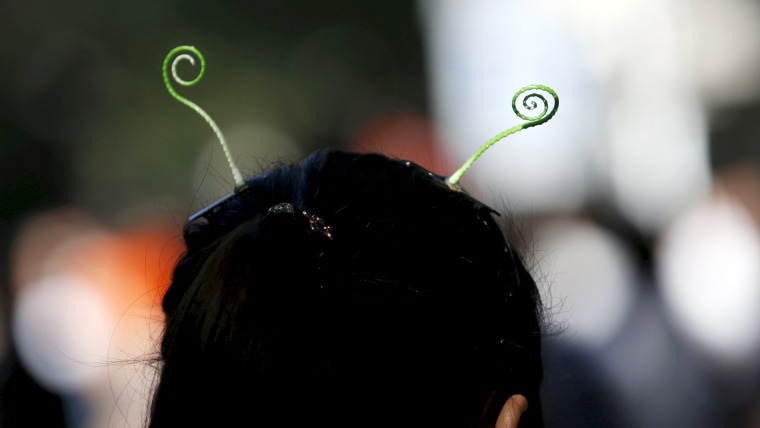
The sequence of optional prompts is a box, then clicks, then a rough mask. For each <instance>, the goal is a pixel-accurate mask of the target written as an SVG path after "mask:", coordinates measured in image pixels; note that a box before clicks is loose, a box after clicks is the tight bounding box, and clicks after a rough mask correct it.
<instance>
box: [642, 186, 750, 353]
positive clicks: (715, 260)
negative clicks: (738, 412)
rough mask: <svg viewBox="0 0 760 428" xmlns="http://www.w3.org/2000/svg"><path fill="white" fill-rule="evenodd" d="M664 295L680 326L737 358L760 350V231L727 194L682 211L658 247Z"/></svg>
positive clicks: (709, 349) (709, 348) (708, 347)
mask: <svg viewBox="0 0 760 428" xmlns="http://www.w3.org/2000/svg"><path fill="white" fill-rule="evenodd" d="M657 268H658V276H659V282H660V284H661V285H662V293H663V299H664V301H665V303H666V305H667V307H668V308H669V310H670V312H671V313H672V316H673V318H674V320H675V322H676V324H677V326H678V327H680V329H681V331H682V332H683V333H684V334H685V335H686V337H687V338H689V339H690V340H691V341H692V342H693V343H695V344H696V345H698V346H699V347H701V349H703V350H704V351H706V353H707V354H708V355H710V356H712V357H715V358H719V359H720V360H721V361H722V362H724V363H729V364H734V363H740V362H746V361H748V360H754V359H756V358H757V357H758V356H759V355H758V352H759V351H760V331H758V325H760V235H759V234H758V230H757V227H756V226H755V224H754V223H753V221H752V218H751V217H750V215H749V214H748V213H747V212H746V210H745V209H744V208H743V206H742V205H741V204H739V203H737V202H736V201H734V200H733V199H732V198H730V197H729V196H727V195H725V194H718V195H717V196H715V197H713V198H710V199H706V200H703V201H702V202H701V203H699V204H696V205H695V206H693V207H692V208H691V209H689V210H688V211H686V212H684V213H683V214H682V215H680V216H679V217H678V218H677V219H676V221H675V222H674V223H673V224H672V226H671V227H670V228H669V229H668V230H667V231H666V233H665V234H664V236H663V239H662V241H661V243H660V245H659V247H658V265H657Z"/></svg>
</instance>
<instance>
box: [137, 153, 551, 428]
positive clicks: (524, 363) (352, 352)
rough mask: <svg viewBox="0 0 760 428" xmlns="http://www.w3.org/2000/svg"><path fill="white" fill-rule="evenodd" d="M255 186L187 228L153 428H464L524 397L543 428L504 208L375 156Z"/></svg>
mask: <svg viewBox="0 0 760 428" xmlns="http://www.w3.org/2000/svg"><path fill="white" fill-rule="evenodd" d="M246 184H247V188H246V189H245V190H242V191H239V192H237V193H236V195H235V196H234V197H233V198H231V199H229V200H228V201H226V202H225V203H224V204H222V205H220V206H218V207H217V208H215V209H213V210H210V211H209V212H207V213H206V214H204V215H203V216H202V217H200V218H198V219H196V220H194V221H192V222H190V223H188V224H187V225H186V228H185V242H186V245H187V250H186V252H185V254H184V255H183V257H182V258H181V259H180V260H179V262H178V264H177V266H176V268H175V270H174V274H173V278H172V284H171V286H170V288H169V289H168V290H167V292H166V295H165V298H164V301H163V308H164V311H165V313H166V330H165V333H164V336H163V339H162V343H161V359H162V373H161V377H160V380H159V384H158V386H157V390H156V393H155V397H154V402H153V409H152V421H151V424H152V425H151V426H153V427H159V426H168V425H171V426H182V425H184V424H185V423H191V424H193V425H203V424H215V425H216V426H223V425H224V424H236V425H237V424H240V423H241V422H242V423H244V424H246V425H252V426H277V425H283V426H289V425H296V424H300V423H316V424H318V425H321V424H325V425H328V426H367V425H378V426H379V425H388V424H392V425H393V426H428V425H430V426H433V425H437V426H441V425H443V426H452V427H453V426H461V427H464V426H475V425H477V424H479V423H481V422H490V423H493V421H494V420H495V418H496V415H497V414H498V412H499V410H500V409H501V405H502V404H503V403H504V401H505V400H506V399H507V397H509V396H511V395H512V394H518V393H519V394H521V395H523V396H525V397H527V399H528V403H529V406H530V407H529V410H528V411H527V412H526V413H525V415H524V416H523V424H524V426H540V425H541V415H540V412H541V407H540V402H539V397H538V388H539V384H540V381H541V376H542V367H541V353H540V352H541V351H540V341H541V334H540V309H541V304H540V300H539V297H538V293H537V290H536V285H535V283H534V281H533V280H532V278H531V276H530V274H529V273H528V272H527V270H526V269H525V267H524V265H523V263H522V262H521V260H520V258H519V256H518V255H517V254H516V253H515V252H514V251H513V250H512V249H511V248H510V246H509V243H508V242H507V241H506V240H505V238H504V237H503V235H502V232H501V230H500V229H499V227H498V225H497V222H496V219H495V216H496V215H498V214H497V213H495V212H494V210H492V209H491V208H489V207H488V206H486V205H484V204H482V203H481V202H479V201H477V200H475V199H474V198H472V197H470V196H468V195H467V194H466V193H464V192H461V191H456V190H452V189H451V188H450V187H449V186H448V185H447V184H446V182H445V179H444V178H443V177H440V176H437V175H435V174H432V173H430V172H428V171H426V170H425V169H423V168H421V167H419V166H417V165H415V164H413V163H410V162H404V161H399V160H393V159H389V158H387V157H385V156H382V155H374V154H355V153H348V152H342V151H333V150H323V151H318V152H315V153H314V154H312V155H311V156H309V157H308V158H307V159H305V160H304V161H302V162H301V163H298V164H293V165H285V166H281V167H277V168H274V169H272V170H270V171H269V172H266V173H264V174H261V175H258V176H255V177H252V178H250V179H248V180H247V182H246ZM280 204H287V205H280ZM273 207H274V208H273ZM316 217H319V218H320V219H317V218H316ZM489 403H490V404H489ZM489 419H490V420H489Z"/></svg>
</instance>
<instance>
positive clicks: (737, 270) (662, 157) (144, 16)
mask: <svg viewBox="0 0 760 428" xmlns="http://www.w3.org/2000/svg"><path fill="white" fill-rule="evenodd" d="M0 36H1V37H0V64H1V65H2V66H0V165H2V167H0V426H2V427H14V428H15V427H26V426H46V427H67V428H69V427H76V428H80V427H82V428H90V427H92V428H101V427H139V426H141V423H142V421H143V418H144V414H145V408H144V406H145V400H146V398H147V396H148V395H149V393H150V384H151V382H152V381H153V377H152V376H153V372H152V370H151V364H150V363H149V362H146V361H145V356H146V355H150V353H151V352H152V351H153V350H154V348H153V340H154V339H155V338H156V336H157V334H158V332H159V331H160V316H161V311H160V307H159V306H157V304H158V302H159V300H160V289H161V287H162V286H163V285H165V284H166V283H167V281H168V278H169V275H170V271H171V268H172V262H173V261H174V260H175V259H176V257H177V256H178V254H179V253H180V252H181V250H182V246H181V239H180V233H181V227H182V224H183V222H184V221H185V220H186V218H187V216H188V215H189V214H191V213H193V212H194V211H195V210H197V209H198V208H200V207H202V206H204V205H205V204H207V203H209V202H211V201H213V200H215V199H217V198H218V197H220V196H222V195H224V194H226V193H228V192H229V191H230V190H231V189H232V187H233V184H232V177H231V174H230V172H229V168H228V167H227V166H226V161H225V159H224V156H223V153H222V151H221V149H220V148H219V146H218V143H217V142H216V140H215V139H214V136H213V133H212V132H211V130H210V129H209V127H208V126H207V124H206V123H204V122H203V120H202V119H201V118H199V117H198V116H197V115H196V114H195V113H194V112H192V111H191V110H190V109H188V108H186V107H184V106H182V105H180V104H179V103H177V102H176V101H175V100H173V99H172V98H171V97H170V96H169V95H168V93H167V92H166V89H165V88H164V86H163V81H162V78H161V64H162V62H163V60H164V56H165V55H166V54H167V53H168V52H169V51H170V50H171V49H172V48H174V47H175V46H178V45H185V44H188V45H194V46H196V47H197V48H199V49H200V50H201V51H202V52H203V54H204V55H205V58H206V62H207V70H206V76H205V77H204V78H203V80H202V81H201V82H200V83H199V84H198V85H197V86H195V87H192V88H179V89H178V91H179V92H180V93H181V94H183V95H184V96H186V97H187V98H189V99H191V100H193V101H194V102H196V103H198V104H199V105H200V106H202V107H203V108H204V109H205V110H206V111H207V112H209V113H210V114H211V115H212V117H214V118H215V120H216V122H217V123H218V124H219V126H220V127H221V129H222V130H223V132H224V133H225V136H226V137H227V140H228V142H229V144H230V145H231V149H232V152H233V154H234V156H235V158H236V160H237V163H238V166H239V167H240V168H241V169H242V170H243V171H244V173H256V172H257V171H260V170H261V169H262V168H265V167H267V165H270V164H271V163H272V162H278V161H280V160H283V159H286V160H288V159H298V158H300V157H303V156H305V155H307V154H308V153H309V152H311V151H312V150H314V149H316V148H320V147H326V146H331V147H345V148H350V149H355V150H372V151H382V152H385V153H387V154H390V155H393V156H398V157H402V158H405V159H409V160H412V161H415V162H417V163H419V164H421V165H423V166H425V167H427V168H429V169H431V170H433V171H435V172H438V173H441V174H450V173H452V172H453V171H454V170H455V169H456V168H457V167H458V166H459V165H461V164H462V163H463V162H464V161H465V160H466V159H467V158H468V157H469V156H470V155H471V154H472V153H473V152H474V151H475V150H476V149H477V148H478V147H479V146H480V145H481V144H483V143H484V142H485V141H486V140H488V139H489V138H490V137H492V136H493V135H495V134H497V133H499V132H501V131H502V130H504V129H507V128H508V127H511V126H513V125H515V124H517V123H519V122H520V119H518V118H517V117H516V116H514V115H513V114H512V111H511V107H510V101H511V99H512V95H513V94H514V93H515V92H516V91H517V90H518V89H519V88H520V87H522V86H525V85H528V84H535V83H540V84H544V85H548V86H551V87H553V88H554V89H555V90H556V91H557V93H558V94H559V95H560V98H561V108H560V109H559V112H558V113H557V115H556V116H555V118H554V119H552V121H551V122H549V124H548V125H544V126H542V127H538V128H533V129H530V130H528V131H524V132H522V133H520V134H517V135H515V136H512V137H509V138H508V139H507V140H506V141H504V142H502V143H500V144H498V145H496V146H494V147H493V148H491V149H490V150H489V151H488V153H487V154H486V155H485V156H483V157H482V158H481V159H480V160H479V161H478V162H477V163H476V164H475V166H474V167H473V168H472V169H471V170H470V172H468V174H467V176H466V177H465V179H464V180H463V184H464V185H465V187H467V188H468V189H469V190H471V192H472V193H474V194H476V195H477V196H478V197H479V198H481V199H482V200H483V201H485V202H487V203H490V204H492V205H493V206H495V207H498V208H501V209H503V210H506V211H509V212H510V213H511V216H512V218H513V220H514V223H515V224H516V225H518V226H519V227H518V230H520V231H521V233H520V235H519V236H520V243H521V244H522V245H523V247H524V255H525V258H526V260H527V261H528V263H529V264H530V266H531V267H532V269H533V273H534V274H535V276H536V278H537V280H538V281H539V283H540V285H541V287H542V292H543V298H544V302H545V303H546V305H547V307H548V314H549V315H550V316H551V322H552V325H554V326H555V327H559V330H560V331H561V332H562V333H561V334H558V335H554V336H550V337H547V340H546V348H545V356H546V382H545V386H544V400H545V404H544V407H545V409H546V424H547V427H626V428H628V427H647V428H656V427H674V426H678V427H731V428H733V427H736V428H749V427H760V232H759V230H760V166H759V165H760V164H759V163H758V162H760V143H759V142H758V138H759V137H760V99H759V98H758V97H759V96H760V1H758V0H722V1H720V2H718V1H714V0H618V1H615V2H605V1H601V0H574V1H569V0H533V1H515V0H467V1H463V0H419V1H417V2H403V1H399V2H388V1H378V0H365V1H362V2H356V1H348V0H334V1H331V2H329V3H328V2H314V1H309V0H283V1H279V2H261V1H246V2H244V1H232V2H201V1H195V0H190V1H187V0H186V1H182V2H180V1H178V0H161V1H153V2H134V1H133V2H126V1H113V2H97V1H94V0H72V1H68V2H55V1H51V0H24V1H20V0H5V1H3V2H0ZM178 70H179V74H180V75H181V76H183V77H185V78H186V79H192V78H193V77H194V76H195V74H194V73H195V72H196V71H195V70H194V69H193V68H192V67H191V66H190V65H189V64H188V63H183V64H180V66H179V68H178Z"/></svg>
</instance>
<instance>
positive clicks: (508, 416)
mask: <svg viewBox="0 0 760 428" xmlns="http://www.w3.org/2000/svg"><path fill="white" fill-rule="evenodd" d="M526 410H528V399H527V398H525V397H523V396H522V395H519V394H515V395H513V396H511V397H509V399H508V400H507V402H506V403H504V406H503V407H502V408H501V413H499V418H498V419H496V425H495V426H494V428H517V426H518V425H519V424H520V416H522V414H523V412H525V411H526Z"/></svg>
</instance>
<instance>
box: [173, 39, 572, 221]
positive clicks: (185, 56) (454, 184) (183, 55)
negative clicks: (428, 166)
mask: <svg viewBox="0 0 760 428" xmlns="http://www.w3.org/2000/svg"><path fill="white" fill-rule="evenodd" d="M190 54H193V55H195V57H197V58H198V61H199V62H200V71H199V72H198V76H197V77H196V78H195V79H193V80H183V79H182V78H180V77H179V75H177V64H178V63H179V62H180V61H183V60H186V61H189V62H190V64H191V65H195V58H194V57H193V55H190ZM172 59H173V60H172ZM170 69H171V76H172V78H173V79H174V81H175V82H177V83H179V84H180V85H182V86H193V85H195V84H196V83H198V82H199V81H200V80H201V78H202V77H203V74H204V73H205V72H206V60H205V59H204V58H203V55H202V54H201V53H200V51H199V50H198V49H196V48H195V47H194V46H178V47H176V48H174V49H172V50H171V51H170V52H169V54H168V55H166V58H165V59H164V66H163V75H164V84H165V85H166V89H168V90H169V93H170V94H171V96H172V97H174V98H175V99H176V100H177V101H179V102H181V103H182V104H185V105H186V106H188V107H190V108H191V109H193V110H195V111H196V113H198V114H199V115H201V117H203V119H205V120H206V122H207V123H208V124H209V126H211V129H212V130H213V131H214V133H215V134H216V137H217V138H218V139H219V143H220V144H221V145H222V149H223V150H224V154H225V156H227V162H228V163H229V165H230V169H231V170H232V176H233V178H234V179H235V190H234V191H233V192H232V193H230V194H229V195H227V196H225V197H224V198H222V199H220V200H218V201H216V202H214V203H213V204H211V205H209V206H208V207H206V208H204V209H202V210H201V211H199V212H197V213H195V214H193V215H192V216H191V217H190V219H189V220H190V221H193V220H195V219H197V218H199V217H203V216H205V215H206V214H207V213H209V212H211V211H213V210H214V209H215V208H216V207H218V206H220V205H222V204H223V203H225V202H226V201H228V200H229V199H230V198H232V197H233V196H235V195H236V194H237V193H239V192H241V191H243V190H245V188H246V184H245V181H244V180H243V176H242V174H240V171H239V170H238V169H237V167H236V166H235V162H234V161H233V160H232V155H231V154H230V150H229V148H228V147H227V142H226V140H225V139H224V135H222V131H221V130H220V129H219V127H218V126H217V125H216V123H215V122H214V121H213V119H211V116H209V115H208V113H206V112H205V111H204V110H203V109H202V108H200V107H198V105H197V104H195V103H194V102H192V101H190V100H188V99H187V98H185V97H183V96H181V95H180V94H178V93H177V91H175V90H174V87H173V86H172V84H171V81H170V79H169V72H170ZM536 91H538V92H536ZM542 92H545V93H548V94H549V95H551V96H552V98H553V99H554V103H553V104H552V105H551V110H550V109H549V106H550V104H549V102H548V101H547V99H546V97H545V96H544V95H543V93H542ZM521 96H522V97H523V98H522V105H523V107H524V108H525V109H526V110H535V109H537V108H538V103H537V102H536V98H537V99H539V100H540V101H541V103H542V105H543V110H542V111H541V112H539V113H538V114H536V115H535V116H529V115H525V114H523V113H521V112H520V110H519V109H518V108H517V101H518V99H520V97H521ZM558 108H559V97H558V96H557V93H556V92H554V90H553V89H552V88H550V87H548V86H543V85H530V86H525V87H524V88H521V89H520V90H519V91H517V93H515V95H514V96H513V97H512V110H513V111H514V112H515V114H516V115H517V116H518V117H520V118H521V119H523V120H525V121H526V122H524V123H521V124H519V125H516V126H513V127H512V128H509V129H507V130H506V131H503V132H501V133H499V134H497V135H495V136H494V137H493V138H491V139H490V140H488V141H487V142H486V143H485V144H483V145H482V146H481V147H480V149H478V151H476V152H475V154H474V155H472V156H471V157H470V159H468V160H467V162H465V163H464V165H462V167H461V168H459V169H458V170H457V171H456V172H454V174H452V175H451V177H449V178H448V179H446V184H448V185H449V187H450V188H452V189H454V190H457V191H462V187H461V186H460V185H459V181H460V180H461V179H462V176H463V175H464V173H465V172H467V170H468V169H470V167H471V166H472V165H473V164H474V163H475V161H476V160H478V158H479V157H480V156H481V155H482V154H483V153H484V152H485V151H486V150H488V148H489V147H491V146H492V145H494V144H496V143H497V142H498V141H500V140H502V139H503V138H505V137H507V136H509V135H511V134H514V133H516V132H518V131H521V130H523V129H527V128H531V127H533V126H538V125H541V124H543V123H546V122H547V121H549V119H551V118H552V117H553V116H554V114H555V113H557V109H558Z"/></svg>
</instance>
